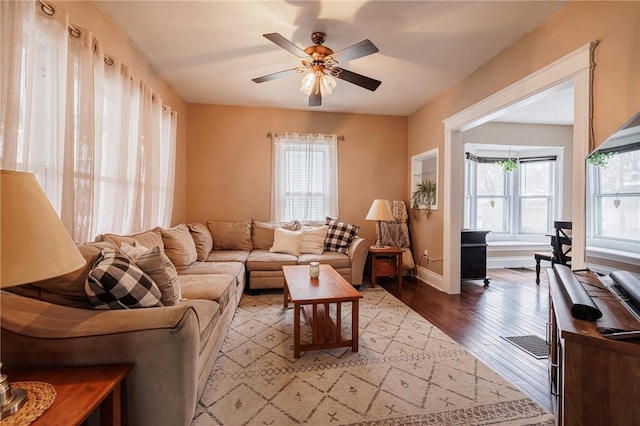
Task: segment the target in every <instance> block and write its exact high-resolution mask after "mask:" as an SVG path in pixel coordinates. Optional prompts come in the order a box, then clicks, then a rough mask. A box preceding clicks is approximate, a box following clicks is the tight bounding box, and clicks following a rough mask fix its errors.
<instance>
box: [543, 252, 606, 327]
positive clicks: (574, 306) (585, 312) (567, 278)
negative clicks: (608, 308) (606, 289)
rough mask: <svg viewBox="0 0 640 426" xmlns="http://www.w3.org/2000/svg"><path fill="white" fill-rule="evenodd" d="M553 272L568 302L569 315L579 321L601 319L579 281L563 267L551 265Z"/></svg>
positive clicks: (599, 313) (598, 310) (569, 269)
mask: <svg viewBox="0 0 640 426" xmlns="http://www.w3.org/2000/svg"><path fill="white" fill-rule="evenodd" d="M553 272H554V274H555V276H556V278H557V279H558V282H559V283H560V287H561V288H562V290H563V292H564V296H565V298H566V299H567V302H569V306H570V308H571V315H573V317H574V318H578V319H581V320H588V321H595V320H597V319H598V318H601V317H602V312H601V311H600V309H598V307H597V306H596V304H595V303H594V302H593V299H591V296H589V293H587V291H586V290H585V289H584V287H582V284H580V281H578V279H577V278H576V276H575V275H574V274H573V272H572V271H571V268H569V267H567V266H565V265H559V264H555V265H553Z"/></svg>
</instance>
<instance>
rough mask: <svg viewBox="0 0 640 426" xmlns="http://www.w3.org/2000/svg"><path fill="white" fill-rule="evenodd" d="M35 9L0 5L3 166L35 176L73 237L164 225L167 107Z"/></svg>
mask: <svg viewBox="0 0 640 426" xmlns="http://www.w3.org/2000/svg"><path fill="white" fill-rule="evenodd" d="M38 5H39V6H41V7H36V2H0V15H2V17H3V38H2V43H1V47H0V51H1V52H2V57H3V63H2V69H3V84H4V85H5V86H6V87H4V86H3V90H2V94H1V95H2V105H3V108H2V114H0V162H1V163H2V168H4V169H8V170H24V171H30V172H33V173H34V174H35V175H36V178H37V180H38V182H39V183H40V186H42V188H43V190H44V191H45V193H46V194H47V197H48V198H49V201H50V202H51V204H52V205H53V207H54V209H55V210H56V212H57V213H58V215H59V216H60V217H61V219H62V221H63V223H64V224H65V226H66V227H67V230H68V231H69V233H70V234H71V236H72V237H73V239H74V240H75V241H77V242H82V241H87V240H91V239H93V238H94V237H95V235H96V234H98V233H101V232H106V231H108V232H115V233H129V232H134V231H138V230H142V229H148V228H150V227H153V226H158V225H160V226H168V225H169V224H170V220H171V209H172V204H173V185H174V157H175V139H176V119H177V117H176V114H175V112H171V109H170V108H169V107H166V108H164V107H163V106H162V99H160V97H159V96H157V95H154V94H153V93H152V91H151V88H149V87H148V86H147V85H146V84H145V83H144V82H143V81H142V80H140V79H138V78H136V77H135V76H132V75H131V73H130V72H129V70H128V67H126V65H125V64H122V63H121V62H119V61H118V60H117V59H116V58H112V57H109V56H107V55H105V54H104V53H103V50H102V45H101V43H100V42H99V40H96V39H95V38H94V37H93V35H92V34H91V32H90V31H89V30H85V29H79V28H76V27H74V28H71V27H69V26H68V25H67V22H68V14H67V13H66V12H65V11H64V10H62V9H60V8H57V7H56V8H55V13H50V7H49V6H47V7H45V6H44V5H40V4H39V3H38ZM51 8H52V7H51ZM5 17H6V19H4V18H5ZM4 35H8V36H7V37H4ZM4 58H12V60H7V61H5V60H4ZM15 59H19V60H15ZM163 109H164V110H163Z"/></svg>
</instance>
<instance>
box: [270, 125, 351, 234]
mask: <svg viewBox="0 0 640 426" xmlns="http://www.w3.org/2000/svg"><path fill="white" fill-rule="evenodd" d="M301 150H305V151H306V150H310V151H312V152H322V153H323V160H324V161H323V162H322V163H323V164H322V167H323V171H322V175H323V178H322V179H323V185H322V191H321V192H318V191H313V192H300V191H296V192H292V191H291V189H290V188H289V187H288V185H287V181H288V178H289V177H290V175H289V172H290V170H287V161H286V157H287V155H288V153H290V152H293V151H301ZM272 164H273V179H272V184H271V187H272V188H271V219H270V220H272V221H278V222H286V221H290V220H322V221H324V220H325V218H326V217H327V216H329V217H338V146H337V136H336V135H323V134H298V133H283V134H277V135H275V136H274V137H273V161H272ZM306 179H308V177H307V178H306ZM301 195H302V196H304V195H309V196H311V197H318V196H322V198H323V210H322V213H319V214H317V215H314V214H313V210H309V211H305V212H304V213H301V214H296V213H291V212H290V211H288V209H287V205H288V203H287V199H288V198H290V197H294V196H295V197H299V196H301ZM294 216H295V217H294Z"/></svg>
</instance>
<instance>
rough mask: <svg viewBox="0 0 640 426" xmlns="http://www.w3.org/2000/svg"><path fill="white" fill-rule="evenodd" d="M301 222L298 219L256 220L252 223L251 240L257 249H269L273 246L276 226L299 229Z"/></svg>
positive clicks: (290, 229) (291, 229) (292, 229)
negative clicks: (284, 220)
mask: <svg viewBox="0 0 640 426" xmlns="http://www.w3.org/2000/svg"><path fill="white" fill-rule="evenodd" d="M299 226H300V224H299V222H298V221H297V220H292V221H290V222H259V221H256V220H254V221H253V223H252V224H251V240H252V241H253V248H254V249H257V250H269V249H270V248H271V246H273V235H274V231H275V230H276V228H282V229H287V230H289V231H297V230H298V228H299Z"/></svg>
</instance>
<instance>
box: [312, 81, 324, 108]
mask: <svg viewBox="0 0 640 426" xmlns="http://www.w3.org/2000/svg"><path fill="white" fill-rule="evenodd" d="M320 105H322V93H321V92H320V79H318V78H316V79H315V82H314V84H313V90H312V91H311V94H310V95H309V106H311V107H312V106H320Z"/></svg>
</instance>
